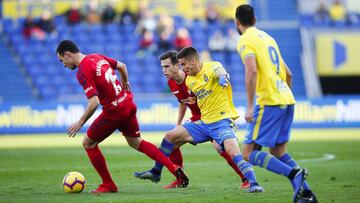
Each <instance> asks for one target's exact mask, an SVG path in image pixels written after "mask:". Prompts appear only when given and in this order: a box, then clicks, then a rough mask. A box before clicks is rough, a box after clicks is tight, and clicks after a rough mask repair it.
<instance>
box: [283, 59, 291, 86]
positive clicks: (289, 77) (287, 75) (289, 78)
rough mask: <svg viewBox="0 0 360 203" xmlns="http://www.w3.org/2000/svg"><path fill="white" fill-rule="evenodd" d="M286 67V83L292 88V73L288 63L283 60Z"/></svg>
mask: <svg viewBox="0 0 360 203" xmlns="http://www.w3.org/2000/svg"><path fill="white" fill-rule="evenodd" d="M282 61H283V63H284V66H285V69H286V84H287V85H288V86H289V87H290V88H291V85H292V73H291V71H290V68H289V67H288V66H287V65H286V63H285V61H284V60H282Z"/></svg>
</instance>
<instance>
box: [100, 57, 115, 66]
mask: <svg viewBox="0 0 360 203" xmlns="http://www.w3.org/2000/svg"><path fill="white" fill-rule="evenodd" d="M101 57H103V58H104V59H105V60H106V61H107V62H109V64H110V66H111V68H112V69H116V66H117V60H115V59H113V58H109V57H107V56H104V55H101Z"/></svg>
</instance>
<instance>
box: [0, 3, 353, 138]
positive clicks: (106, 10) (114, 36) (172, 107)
mask: <svg viewBox="0 0 360 203" xmlns="http://www.w3.org/2000/svg"><path fill="white" fill-rule="evenodd" d="M241 3H251V4H252V5H253V6H254V7H255V10H256V17H257V20H258V24H257V26H258V27H260V28H262V29H264V30H266V31H267V32H269V33H270V34H271V35H273V36H274V38H275V39H276V40H277V41H278V44H279V46H280V49H281V51H282V54H283V58H284V59H285V61H286V62H287V64H288V65H289V67H290V68H291V70H292V72H293V75H294V79H293V92H294V94H295V96H296V98H297V100H298V105H297V108H296V114H295V122H294V127H315V128H317V127H360V65H359V64H360V58H359V54H360V49H359V47H360V29H359V28H360V17H359V16H360V15H359V14H360V1H357V0H342V1H335V0H316V1H313V0H302V1H296V0H274V1H267V0H161V1H160V0H146V1H143V0H141V1H135V0H112V1H97V0H89V1H69V0H59V1H49V0H41V1H40V0H39V1H31V0H27V1H26V0H23V1H22V0H19V1H15V0H3V1H1V9H0V10H2V12H1V24H0V30H1V35H0V61H1V63H0V70H1V72H2V74H1V75H0V133H2V134H6V133H31V132H34V133H38V132H64V131H65V129H66V127H67V126H68V125H69V124H70V123H72V122H73V121H75V120H76V119H77V118H78V117H79V116H80V115H81V113H82V112H83V111H84V105H85V104H86V97H85V96H84V94H83V91H82V88H81V87H80V85H78V82H77V80H76V77H75V72H72V71H70V70H67V69H65V68H63V67H62V64H61V63H60V62H59V61H58V60H57V58H56V54H55V49H56V46H57V44H58V43H59V41H61V40H63V39H71V40H74V41H75V42H76V43H77V44H78V45H79V47H80V50H82V52H84V53H85V54H86V53H93V52H95V53H102V54H105V55H109V56H111V57H114V58H116V59H118V60H120V61H123V62H125V63H126V64H127V66H128V69H129V77H130V82H131V85H132V90H133V92H134V93H135V97H136V102H137V104H138V107H139V111H138V117H139V120H140V124H141V128H142V129H143V130H167V129H170V128H171V127H172V126H173V125H174V123H175V119H176V114H177V110H176V108H177V102H176V100H175V98H174V97H172V96H171V95H170V92H169V89H168V87H167V85H166V79H165V78H164V77H163V75H162V71H161V67H160V65H159V61H158V58H157V57H158V55H159V54H160V53H161V52H163V51H164V50H167V49H180V48H182V47H184V46H188V45H192V46H194V47H195V48H197V49H198V50H199V51H201V55H202V58H203V60H218V61H220V62H221V63H222V64H223V65H224V66H225V67H226V69H227V70H228V72H229V73H230V74H231V83H232V85H233V90H234V92H235V97H234V102H235V103H236V105H237V108H238V110H239V112H240V113H243V112H244V109H245V107H244V104H245V103H244V101H245V85H244V75H243V72H244V68H243V64H242V62H241V60H240V57H239V56H238V54H237V53H236V42H237V39H238V37H239V36H238V34H237V32H236V30H235V28H234V27H235V26H234V22H233V16H234V10H235V8H236V6H237V5H239V4H241ZM160 115H161V116H160ZM88 123H90V122H88ZM238 124H239V125H240V126H242V125H243V124H244V120H242V119H240V120H239V121H238Z"/></svg>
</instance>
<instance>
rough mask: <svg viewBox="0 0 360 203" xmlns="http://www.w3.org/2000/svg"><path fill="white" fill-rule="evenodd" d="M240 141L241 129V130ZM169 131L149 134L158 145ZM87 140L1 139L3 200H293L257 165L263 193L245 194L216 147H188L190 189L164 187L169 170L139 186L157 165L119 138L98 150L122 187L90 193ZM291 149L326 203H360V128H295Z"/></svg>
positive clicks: (94, 179) (92, 180)
mask: <svg viewBox="0 0 360 203" xmlns="http://www.w3.org/2000/svg"><path fill="white" fill-rule="evenodd" d="M238 133H239V138H240V142H241V137H242V135H243V131H240V132H238ZM163 134H164V132H157V133H154V132H152V133H148V132H145V133H143V137H144V138H145V139H147V140H150V141H152V142H154V143H156V144H157V145H158V144H159V142H160V140H161V138H162V135H163ZM81 139H82V135H81V134H80V135H77V137H76V138H68V137H67V136H66V135H65V134H61V135H60V134H57V135H45V134H43V135H30V136H29V135H24V136H22V135H18V136H0V202H27V203H29V202H267V203H268V202H291V198H292V189H291V186H290V183H289V181H288V180H287V179H286V178H284V177H281V176H278V175H275V174H271V173H270V172H267V171H266V170H264V169H261V168H258V167H255V172H256V175H257V178H258V181H259V183H260V184H262V185H263V186H264V188H265V192H264V193H261V194H248V193H246V192H245V191H243V190H241V189H240V188H239V186H240V179H239V178H238V176H237V175H236V174H235V173H234V172H233V171H232V169H231V168H230V167H228V165H227V164H226V162H225V160H223V159H222V158H221V157H220V156H219V155H217V153H216V152H215V150H214V149H213V148H212V146H211V145H210V144H201V145H198V146H196V147H194V146H192V145H185V146H183V148H182V151H183V156H184V164H185V170H186V172H187V173H188V175H189V176H190V184H189V186H188V188H186V189H168V190H165V189H162V186H163V185H165V184H167V183H169V182H170V181H172V180H173V176H172V175H170V174H169V172H168V171H167V170H164V173H163V176H162V180H161V182H160V183H158V184H154V183H151V182H148V181H142V180H138V179H136V178H134V177H133V175H132V173H133V172H134V171H143V170H147V169H149V168H150V167H152V166H153V161H152V160H150V159H149V158H147V157H146V156H145V155H143V154H142V153H139V152H137V151H135V150H133V149H131V148H130V147H128V146H126V145H125V140H124V138H123V137H122V136H120V135H119V133H117V134H114V135H112V136H111V137H110V138H109V139H107V140H106V141H105V142H104V143H102V144H101V145H100V147H101V149H102V150H103V153H104V154H105V157H106V160H107V162H108V166H109V170H110V172H111V174H112V176H113V178H114V180H115V182H116V183H117V184H118V188H119V192H118V193H115V194H102V195H92V194H89V193H88V192H89V191H90V190H91V189H94V188H95V187H96V186H97V184H99V183H100V178H99V177H98V175H97V174H96V172H95V170H94V169H93V168H92V166H91V164H90V162H89V160H88V158H87V156H86V154H85V152H84V150H83V149H82V147H81ZM289 151H290V152H291V154H292V155H293V156H294V157H295V159H297V160H298V162H299V163H300V165H302V166H304V167H306V168H307V169H309V177H308V181H309V183H310V185H311V186H312V188H313V190H314V191H315V192H316V194H317V196H318V199H319V201H320V202H360V186H359V185H360V171H359V170H360V129H323V130H320V129H314V130H293V139H292V142H290V145H289ZM70 171H79V172H81V173H83V174H84V176H85V178H86V182H87V183H86V188H85V190H84V191H83V192H82V193H80V194H66V193H64V192H63V189H62V178H63V176H64V175H65V174H66V173H67V172H70Z"/></svg>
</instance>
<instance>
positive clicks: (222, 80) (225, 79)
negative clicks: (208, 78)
mask: <svg viewBox="0 0 360 203" xmlns="http://www.w3.org/2000/svg"><path fill="white" fill-rule="evenodd" d="M213 71H214V73H215V75H216V77H217V78H219V84H220V85H221V86H223V87H226V86H228V83H229V80H230V75H229V74H228V73H227V72H226V70H225V68H224V67H222V65H221V64H220V63H219V64H217V65H216V66H215V67H214V68H213Z"/></svg>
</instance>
